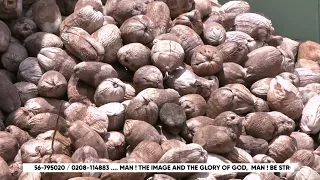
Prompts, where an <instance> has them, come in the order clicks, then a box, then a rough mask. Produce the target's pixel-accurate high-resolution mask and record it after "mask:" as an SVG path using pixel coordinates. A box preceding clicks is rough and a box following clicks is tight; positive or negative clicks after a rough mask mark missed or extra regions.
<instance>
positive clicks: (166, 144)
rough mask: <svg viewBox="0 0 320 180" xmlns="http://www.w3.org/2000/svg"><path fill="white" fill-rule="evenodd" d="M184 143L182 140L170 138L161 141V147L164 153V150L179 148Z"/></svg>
mask: <svg viewBox="0 0 320 180" xmlns="http://www.w3.org/2000/svg"><path fill="white" fill-rule="evenodd" d="M185 145H186V144H185V143H183V142H182V141H179V140H177V139H170V140H165V141H162V143H161V148H162V150H163V152H164V153H165V152H167V151H169V150H170V149H174V148H180V147H183V146H185Z"/></svg>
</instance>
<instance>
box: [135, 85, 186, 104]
mask: <svg viewBox="0 0 320 180" xmlns="http://www.w3.org/2000/svg"><path fill="white" fill-rule="evenodd" d="M137 97H144V98H145V99H149V100H151V101H153V102H155V103H156V104H157V105H158V108H161V107H162V106H163V104H165V103H169V102H172V103H178V101H179V98H180V95H179V93H178V92H177V91H176V90H174V89H170V88H168V89H157V88H147V89H145V90H143V91H141V92H140V93H139V94H137Z"/></svg>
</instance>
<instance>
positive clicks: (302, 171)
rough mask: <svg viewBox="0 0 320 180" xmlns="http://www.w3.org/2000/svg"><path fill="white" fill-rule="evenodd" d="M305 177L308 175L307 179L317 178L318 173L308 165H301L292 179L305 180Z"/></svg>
mask: <svg viewBox="0 0 320 180" xmlns="http://www.w3.org/2000/svg"><path fill="white" fill-rule="evenodd" d="M306 177H308V179H319V178H320V174H319V173H317V172H316V171H315V170H313V169H312V168H310V167H308V166H302V168H301V169H300V170H299V171H298V172H297V173H296V175H295V177H294V179H295V180H300V179H301V180H307V178H306Z"/></svg>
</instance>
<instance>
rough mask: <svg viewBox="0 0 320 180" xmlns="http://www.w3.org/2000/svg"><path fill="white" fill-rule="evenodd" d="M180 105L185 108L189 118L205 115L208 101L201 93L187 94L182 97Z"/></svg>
mask: <svg viewBox="0 0 320 180" xmlns="http://www.w3.org/2000/svg"><path fill="white" fill-rule="evenodd" d="M179 105H180V106H181V107H182V108H184V111H185V113H186V116H187V119H190V118H194V117H197V116H203V115H204V114H205V113H206V110H207V104H206V101H205V99H204V98H203V97H202V96H200V95H199V94H187V95H184V96H182V97H180V99H179Z"/></svg>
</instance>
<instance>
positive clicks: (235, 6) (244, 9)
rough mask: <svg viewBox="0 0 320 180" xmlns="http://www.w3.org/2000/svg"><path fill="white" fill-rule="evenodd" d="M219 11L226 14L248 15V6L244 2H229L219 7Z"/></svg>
mask: <svg viewBox="0 0 320 180" xmlns="http://www.w3.org/2000/svg"><path fill="white" fill-rule="evenodd" d="M221 9H222V10H223V11H224V12H226V13H237V14H242V13H249V12H250V10H251V8H250V4H249V3H248V2H246V1H229V2H226V3H224V4H223V5H222V6H221Z"/></svg>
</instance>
